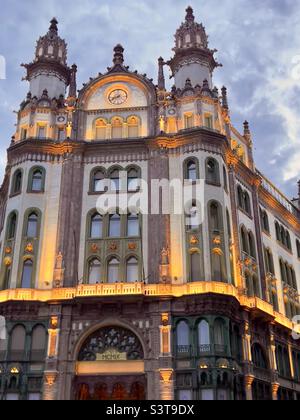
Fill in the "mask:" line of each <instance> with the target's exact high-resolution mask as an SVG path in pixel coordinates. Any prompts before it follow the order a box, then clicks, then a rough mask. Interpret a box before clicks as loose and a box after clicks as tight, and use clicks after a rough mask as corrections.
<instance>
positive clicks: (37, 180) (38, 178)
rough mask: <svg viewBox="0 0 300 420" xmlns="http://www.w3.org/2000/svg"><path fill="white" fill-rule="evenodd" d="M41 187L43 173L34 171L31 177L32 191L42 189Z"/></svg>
mask: <svg viewBox="0 0 300 420" xmlns="http://www.w3.org/2000/svg"><path fill="white" fill-rule="evenodd" d="M42 188H43V174H42V172H41V171H35V172H34V174H33V177H32V186H31V189H32V191H42Z"/></svg>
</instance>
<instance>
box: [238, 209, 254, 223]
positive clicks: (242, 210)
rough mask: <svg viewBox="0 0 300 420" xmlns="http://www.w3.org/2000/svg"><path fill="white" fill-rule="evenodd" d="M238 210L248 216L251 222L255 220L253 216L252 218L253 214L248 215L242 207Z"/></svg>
mask: <svg viewBox="0 0 300 420" xmlns="http://www.w3.org/2000/svg"><path fill="white" fill-rule="evenodd" d="M238 210H239V211H240V212H241V213H243V214H244V215H245V216H247V217H248V218H249V219H250V220H253V216H252V214H249V213H247V212H246V210H244V209H243V208H242V207H240V206H239V207H238Z"/></svg>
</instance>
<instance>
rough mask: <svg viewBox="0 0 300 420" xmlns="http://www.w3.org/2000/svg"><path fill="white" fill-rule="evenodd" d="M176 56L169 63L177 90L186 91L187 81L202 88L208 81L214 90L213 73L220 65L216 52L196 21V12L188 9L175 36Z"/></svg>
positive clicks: (201, 26)
mask: <svg viewBox="0 0 300 420" xmlns="http://www.w3.org/2000/svg"><path fill="white" fill-rule="evenodd" d="M174 52H175V55H174V57H173V58H172V59H171V60H170V61H169V62H168V64H169V65H170V67H171V70H172V72H173V76H174V77H175V86H176V88H177V89H184V86H185V82H186V80H187V79H190V80H191V83H192V85H193V86H197V85H199V86H202V85H203V82H204V81H205V80H206V81H207V82H208V86H209V89H212V88H213V85H212V73H213V71H214V69H215V68H216V67H218V66H219V64H218V63H217V62H216V60H215V58H214V54H215V52H216V50H210V49H209V48H208V37H207V35H206V32H205V28H204V27H203V25H202V24H199V23H197V22H196V21H195V16H194V11H193V9H192V8H191V7H190V6H189V7H188V8H187V9H186V17H185V21H184V22H183V23H182V24H181V26H180V28H179V29H178V30H177V32H176V34H175V48H174Z"/></svg>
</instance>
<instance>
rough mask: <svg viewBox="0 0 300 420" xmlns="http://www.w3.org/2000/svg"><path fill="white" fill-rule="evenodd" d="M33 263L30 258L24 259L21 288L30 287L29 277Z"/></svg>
mask: <svg viewBox="0 0 300 420" xmlns="http://www.w3.org/2000/svg"><path fill="white" fill-rule="evenodd" d="M32 271H33V263H32V261H31V260H28V261H25V263H24V267H23V274H22V284H21V288H22V289H30V288H31V279H32Z"/></svg>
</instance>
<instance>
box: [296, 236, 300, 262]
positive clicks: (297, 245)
mask: <svg viewBox="0 0 300 420" xmlns="http://www.w3.org/2000/svg"><path fill="white" fill-rule="evenodd" d="M296 248H297V257H298V258H300V241H299V240H298V239H297V240H296Z"/></svg>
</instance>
